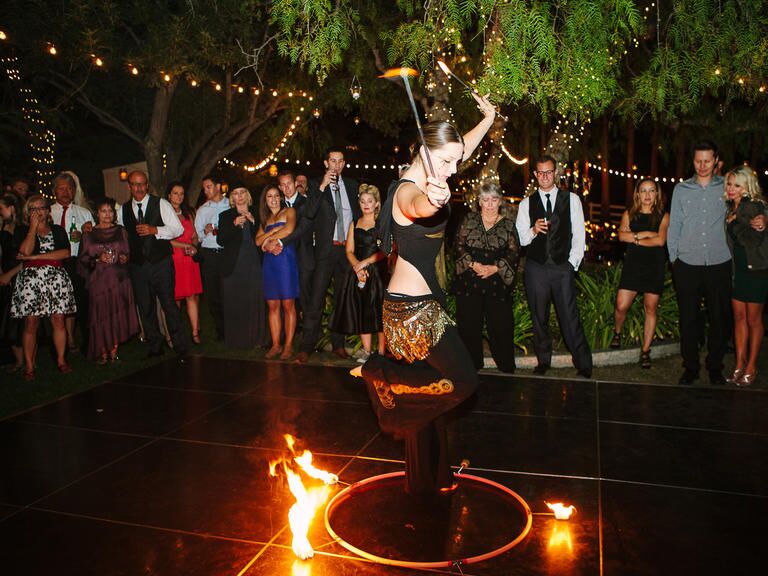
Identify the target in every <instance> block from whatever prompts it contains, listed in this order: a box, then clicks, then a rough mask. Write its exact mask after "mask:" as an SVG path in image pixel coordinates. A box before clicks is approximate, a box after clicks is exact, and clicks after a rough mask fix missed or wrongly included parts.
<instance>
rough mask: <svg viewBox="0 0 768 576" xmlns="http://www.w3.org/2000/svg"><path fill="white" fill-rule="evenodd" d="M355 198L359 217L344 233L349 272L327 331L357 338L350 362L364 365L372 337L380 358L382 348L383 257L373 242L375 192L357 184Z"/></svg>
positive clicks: (376, 212) (378, 200)
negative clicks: (360, 212) (375, 341)
mask: <svg viewBox="0 0 768 576" xmlns="http://www.w3.org/2000/svg"><path fill="white" fill-rule="evenodd" d="M358 198H359V201H360V210H361V211H362V214H363V215H362V217H360V218H359V219H358V220H357V222H352V224H350V226H349V232H348V233H347V247H346V248H347V260H349V264H350V266H352V269H351V270H350V271H349V272H348V274H347V277H346V279H345V281H344V284H343V285H342V286H341V294H340V295H339V302H340V303H341V305H340V306H338V307H337V308H336V309H335V310H334V311H333V315H332V316H331V321H330V328H331V330H332V331H334V332H338V333H339V334H359V335H360V340H361V342H362V343H363V347H362V348H361V349H360V350H358V351H357V353H356V354H355V355H354V358H355V359H357V361H358V362H365V361H366V360H368V357H369V356H370V355H371V352H372V351H373V334H376V335H377V336H378V342H377V350H378V352H379V354H384V351H385V348H386V341H385V339H384V332H383V331H382V330H383V329H382V326H383V324H382V320H381V314H382V306H383V304H384V276H385V274H386V261H385V258H386V256H384V253H383V252H382V251H381V250H379V246H378V244H377V242H376V218H378V216H379V210H380V209H381V196H380V195H379V189H378V188H376V186H373V185H371V184H361V185H360V189H359V191H358Z"/></svg>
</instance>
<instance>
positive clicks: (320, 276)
mask: <svg viewBox="0 0 768 576" xmlns="http://www.w3.org/2000/svg"><path fill="white" fill-rule="evenodd" d="M350 268H351V266H350V265H349V260H347V251H346V248H345V247H344V246H336V245H334V246H333V247H332V248H331V251H330V252H329V254H328V256H327V257H325V258H319V259H317V260H316V261H315V270H314V274H313V276H312V288H311V290H310V295H309V305H308V306H307V307H306V308H305V309H304V335H303V336H302V339H301V351H302V352H306V353H307V354H311V353H312V352H314V351H315V347H316V346H317V342H318V341H319V340H320V335H321V332H322V320H323V308H325V295H326V293H327V292H328V287H329V286H330V284H331V278H333V281H334V290H333V307H334V309H336V308H338V307H339V297H340V296H341V286H343V285H344V278H345V277H346V275H347V271H348V270H349V269H350ZM331 344H332V346H333V348H334V349H336V348H343V347H344V336H343V335H342V334H338V333H337V332H331Z"/></svg>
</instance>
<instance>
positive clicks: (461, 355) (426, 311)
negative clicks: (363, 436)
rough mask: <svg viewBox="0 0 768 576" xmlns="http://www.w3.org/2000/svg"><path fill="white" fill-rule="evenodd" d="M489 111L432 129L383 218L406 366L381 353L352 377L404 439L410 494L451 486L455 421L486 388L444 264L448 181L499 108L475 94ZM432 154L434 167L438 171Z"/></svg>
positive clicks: (394, 348) (388, 427)
mask: <svg viewBox="0 0 768 576" xmlns="http://www.w3.org/2000/svg"><path fill="white" fill-rule="evenodd" d="M475 100H476V101H477V103H478V105H479V106H480V109H481V111H482V112H483V114H484V118H483V119H482V120H481V121H480V123H479V124H478V125H477V126H475V127H474V128H473V129H472V130H470V131H469V132H468V133H467V134H466V135H465V136H464V137H463V138H462V136H461V134H460V133H459V132H458V131H457V130H456V128H454V127H453V126H452V125H451V124H448V123H447V122H430V123H428V124H426V125H425V126H424V139H425V142H424V143H425V145H426V148H427V150H426V151H425V150H424V149H423V148H422V147H421V146H419V147H417V149H416V152H415V154H414V158H413V161H412V163H411V166H410V168H408V170H406V171H405V172H404V173H403V175H402V177H401V179H400V180H398V181H396V182H394V183H393V184H392V186H391V187H390V189H389V193H388V195H387V201H386V202H385V204H384V207H383V209H382V212H381V215H380V217H379V225H378V226H377V227H378V229H379V238H380V239H381V241H382V249H383V250H384V251H385V252H387V253H390V252H391V251H392V244H393V240H394V243H396V244H397V251H398V258H397V263H396V264H395V270H394V272H393V274H392V278H391V280H390V281H389V285H388V287H387V293H386V294H385V296H384V313H383V321H384V333H385V335H386V337H387V347H388V348H389V350H390V351H391V352H392V354H393V355H394V356H395V358H397V359H402V360H404V361H405V362H403V363H398V362H394V361H392V360H390V359H389V358H387V357H386V356H382V355H380V354H374V355H372V356H371V357H370V358H369V359H368V362H366V363H365V364H364V365H363V366H362V370H360V369H355V370H353V371H352V374H353V375H360V374H362V376H363V377H364V378H365V380H366V383H367V385H368V395H369V396H370V398H371V403H372V405H373V408H374V410H375V411H376V414H377V416H378V419H379V425H380V426H381V428H382V430H383V431H384V432H386V433H389V434H393V435H394V436H395V437H396V438H403V439H405V479H406V483H405V489H406V492H408V493H409V494H417V493H423V494H434V493H438V492H443V491H446V492H450V491H451V490H452V489H453V488H454V487H455V484H454V482H453V474H452V473H451V466H450V458H449V455H448V445H447V444H448V442H447V430H446V418H447V415H448V413H449V412H450V411H452V410H453V409H454V408H455V407H457V406H458V405H459V404H461V403H462V402H464V400H466V399H467V398H469V397H470V396H471V395H472V394H474V392H475V390H476V388H477V371H476V370H475V366H474V364H473V363H472V358H471V357H470V356H469V353H468V352H467V349H466V348H465V347H464V344H463V343H462V341H461V338H460V337H459V334H458V332H457V330H456V327H455V326H454V325H453V322H452V321H451V319H450V318H449V317H448V313H447V312H446V309H445V305H446V298H445V293H444V292H443V290H442V289H441V287H440V285H439V283H438V281H437V272H436V270H435V260H436V259H437V256H438V253H439V252H440V248H441V247H442V245H443V237H444V235H445V226H446V223H447V221H448V217H449V215H450V210H449V207H448V201H449V200H450V197H451V192H450V189H449V188H448V184H447V182H446V181H447V180H448V178H449V177H450V176H452V175H453V174H455V173H456V168H457V166H458V164H459V163H460V162H462V161H464V160H466V159H467V158H469V157H470V156H471V155H472V153H473V152H474V151H475V149H476V148H477V146H478V144H480V141H481V140H482V139H483V136H485V134H486V132H487V131H488V129H489V128H490V127H491V125H492V124H493V119H494V116H495V114H496V110H495V109H494V107H493V105H492V104H491V103H490V102H489V101H488V100H487V99H485V98H480V97H477V96H475ZM427 154H429V158H430V159H431V164H432V167H433V170H430V168H429V162H428V160H427Z"/></svg>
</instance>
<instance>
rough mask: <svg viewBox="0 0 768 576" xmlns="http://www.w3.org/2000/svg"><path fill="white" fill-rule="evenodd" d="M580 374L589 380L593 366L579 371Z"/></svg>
mask: <svg viewBox="0 0 768 576" xmlns="http://www.w3.org/2000/svg"><path fill="white" fill-rule="evenodd" d="M578 375H579V376H581V377H582V378H586V379H587V380H589V379H591V378H592V368H582V369H581V370H579V371H578Z"/></svg>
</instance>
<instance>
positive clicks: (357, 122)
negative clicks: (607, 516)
mask: <svg viewBox="0 0 768 576" xmlns="http://www.w3.org/2000/svg"><path fill="white" fill-rule="evenodd" d="M359 124H360V116H355V126H358V125H359Z"/></svg>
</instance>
